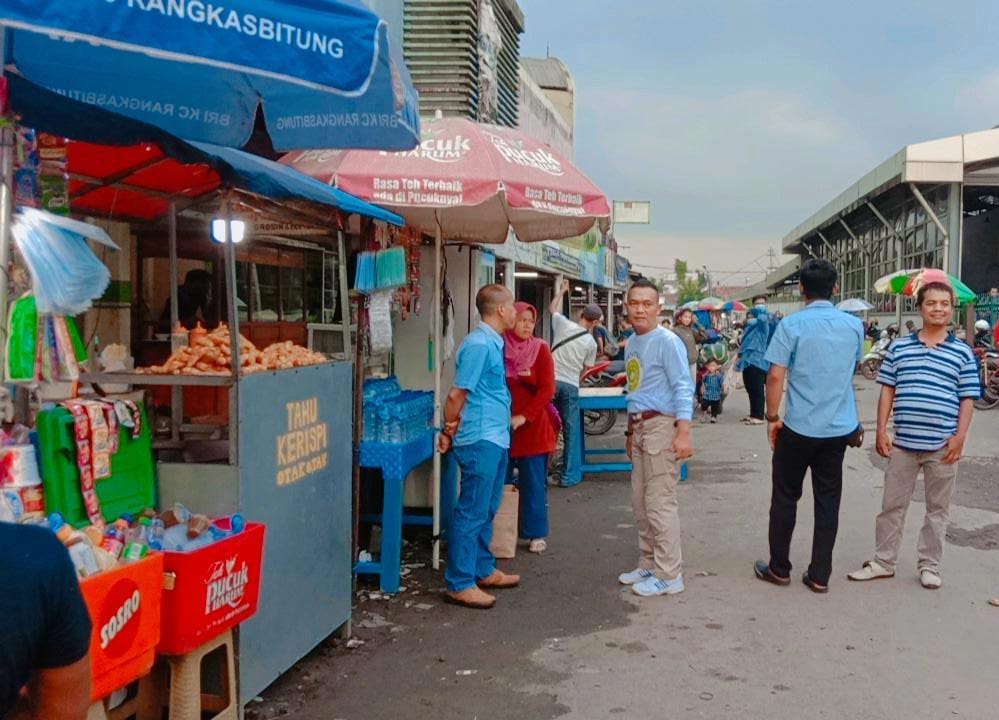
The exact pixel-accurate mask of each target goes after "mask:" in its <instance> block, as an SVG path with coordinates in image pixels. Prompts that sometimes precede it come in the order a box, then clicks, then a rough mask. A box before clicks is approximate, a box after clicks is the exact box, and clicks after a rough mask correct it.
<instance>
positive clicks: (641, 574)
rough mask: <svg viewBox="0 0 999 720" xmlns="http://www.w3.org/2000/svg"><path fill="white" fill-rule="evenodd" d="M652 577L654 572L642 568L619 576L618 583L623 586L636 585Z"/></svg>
mask: <svg viewBox="0 0 999 720" xmlns="http://www.w3.org/2000/svg"><path fill="white" fill-rule="evenodd" d="M650 577H652V572H651V571H650V570H643V569H642V568H637V569H635V570H632V571H631V572H626V573H622V574H621V575H618V576H617V581H618V582H619V583H621V584H622V585H634V584H635V583H640V582H642V580H646V579H648V578H650Z"/></svg>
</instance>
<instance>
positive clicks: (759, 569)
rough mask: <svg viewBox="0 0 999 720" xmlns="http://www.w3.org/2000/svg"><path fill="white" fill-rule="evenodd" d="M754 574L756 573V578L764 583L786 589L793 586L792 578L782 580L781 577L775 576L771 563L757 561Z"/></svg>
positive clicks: (754, 564)
mask: <svg viewBox="0 0 999 720" xmlns="http://www.w3.org/2000/svg"><path fill="white" fill-rule="evenodd" d="M753 572H754V573H756V577H758V578H759V579H760V580H762V581H763V582H768V583H773V584H774V585H780V586H781V587H786V586H788V585H790V584H791V578H789V577H786V578H782V577H781V576H780V575H775V574H774V571H773V570H771V569H770V563H768V562H766V561H765V560H757V561H756V562H755V563H753Z"/></svg>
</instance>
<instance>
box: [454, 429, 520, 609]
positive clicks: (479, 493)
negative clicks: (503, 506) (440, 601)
mask: <svg viewBox="0 0 999 720" xmlns="http://www.w3.org/2000/svg"><path fill="white" fill-rule="evenodd" d="M452 452H453V453H454V456H455V459H456V460H457V461H458V466H459V467H460V468H461V489H460V490H459V492H458V504H457V505H456V506H455V508H454V518H453V519H452V520H451V528H450V529H449V530H448V543H447V567H446V568H445V570H444V582H445V583H446V584H447V589H448V590H451V591H452V592H461V591H462V590H467V589H468V588H470V587H473V586H474V585H475V581H476V580H481V579H483V578H487V577H489V576H490V575H492V573H493V570H495V569H496V558H495V557H493V554H492V553H491V552H489V543H490V542H491V541H492V539H493V517H494V516H495V515H496V511H497V510H499V506H500V501H501V500H502V499H503V483H504V481H505V480H506V466H507V462H508V459H509V451H508V450H507V449H506V448H501V447H500V446H499V445H496V444H495V443H491V442H488V441H486V440H480V441H479V442H477V443H473V444H471V445H460V446H458V447H456V448H455V449H454V450H452Z"/></svg>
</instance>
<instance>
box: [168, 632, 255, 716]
mask: <svg viewBox="0 0 999 720" xmlns="http://www.w3.org/2000/svg"><path fill="white" fill-rule="evenodd" d="M219 648H225V657H224V658H223V660H222V662H223V664H224V668H223V669H222V677H221V678H220V681H221V685H222V695H211V694H207V693H202V691H201V680H202V674H201V663H202V661H203V660H204V659H205V657H207V656H208V655H210V654H211V653H212V652H214V651H215V650H218V649H219ZM166 661H167V664H168V666H169V669H170V714H169V718H170V720H202V717H203V716H202V712H203V711H205V712H213V713H214V715H212V716H211V718H212V720H238V718H239V700H238V699H237V697H236V652H235V647H234V646H233V641H232V630H228V631H226V632H224V633H222V634H221V635H219V636H218V637H215V638H212V639H211V640H209V641H208V642H206V643H205V644H204V645H202V646H201V647H198V648H196V649H194V650H192V651H191V652H189V653H187V654H186V655H175V656H168V657H167V658H166Z"/></svg>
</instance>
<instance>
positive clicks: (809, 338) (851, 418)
mask: <svg viewBox="0 0 999 720" xmlns="http://www.w3.org/2000/svg"><path fill="white" fill-rule="evenodd" d="M863 348H864V325H863V323H861V322H860V320H858V319H857V318H855V317H854V316H853V315H850V314H849V313H845V312H843V311H842V310H837V309H836V308H835V306H833V304H832V303H831V302H829V301H828V300H816V301H814V302H811V303H809V304H808V305H806V306H805V308H804V309H803V310H799V311H798V312H796V313H793V314H792V315H788V316H787V317H786V318H784V320H783V321H782V322H781V323H780V324H779V325H778V326H777V329H776V330H775V331H774V336H773V338H772V339H771V340H770V347H769V348H767V355H766V359H767V361H768V362H770V363H772V364H774V365H780V366H781V367H786V368H787V409H786V411H785V413H784V424H785V425H787V426H788V427H789V428H791V429H792V430H793V431H794V432H796V433H798V434H799V435H805V436H806V437H813V438H830V437H842V436H844V435H849V434H850V433H851V432H853V431H854V430H856V429H857V425H858V424H859V421H858V419H857V405H856V400H855V398H854V394H853V374H854V372H856V369H857V363H858V362H860V358H861V355H862V352H863Z"/></svg>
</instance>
